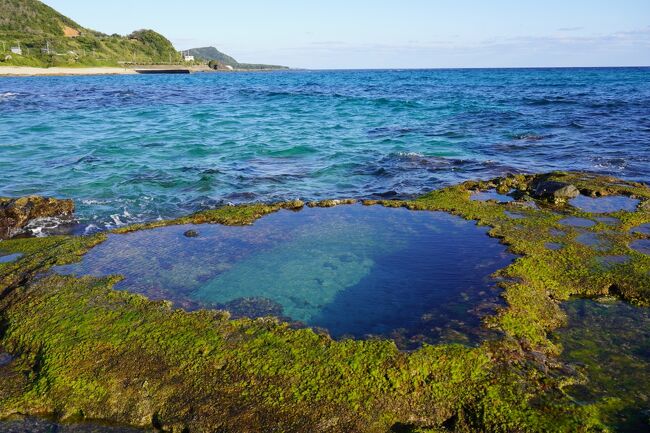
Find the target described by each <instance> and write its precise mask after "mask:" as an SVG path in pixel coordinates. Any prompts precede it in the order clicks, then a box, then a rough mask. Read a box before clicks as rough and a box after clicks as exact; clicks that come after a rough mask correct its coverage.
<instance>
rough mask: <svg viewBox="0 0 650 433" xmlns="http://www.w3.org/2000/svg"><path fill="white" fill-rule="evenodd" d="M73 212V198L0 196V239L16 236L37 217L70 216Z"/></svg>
mask: <svg viewBox="0 0 650 433" xmlns="http://www.w3.org/2000/svg"><path fill="white" fill-rule="evenodd" d="M73 212H74V202H73V201H72V200H60V199H56V198H50V197H41V196H29V197H20V198H0V239H8V238H10V237H12V236H15V235H16V234H17V233H18V232H19V231H20V230H21V229H22V228H24V227H25V226H27V225H28V224H29V222H30V221H33V220H35V219H37V218H69V217H70V216H71V215H72V214H73Z"/></svg>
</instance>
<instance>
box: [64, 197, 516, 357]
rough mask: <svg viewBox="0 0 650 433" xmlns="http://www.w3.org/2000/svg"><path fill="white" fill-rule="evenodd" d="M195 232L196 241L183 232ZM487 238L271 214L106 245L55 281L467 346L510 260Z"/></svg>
mask: <svg viewBox="0 0 650 433" xmlns="http://www.w3.org/2000/svg"><path fill="white" fill-rule="evenodd" d="M189 229H194V230H195V231H197V232H198V237H187V236H185V235H184V233H185V232H186V231H187V230H189ZM487 230H488V229H487V227H477V226H476V224H475V223H474V222H473V221H466V220H463V219H461V218H460V217H457V216H452V215H449V214H446V213H442V212H416V211H409V210H406V209H403V208H401V209H392V208H385V207H382V206H372V207H365V206H361V205H354V206H338V207H334V208H326V209H323V208H305V209H303V210H301V211H300V212H292V211H287V210H284V211H280V212H277V213H274V214H271V215H268V216H265V217H263V218H262V219H260V220H258V221H256V222H255V223H254V224H253V225H252V226H244V227H238V226H234V227H233V226H222V225H218V224H205V225H194V226H188V225H185V226H183V225H181V226H170V227H163V228H158V229H153V230H144V231H137V232H133V233H129V234H125V235H109V238H108V240H107V241H106V242H104V243H102V244H100V245H98V246H97V247H95V248H93V249H92V250H90V251H89V252H88V253H87V254H86V255H85V256H84V257H83V259H82V260H81V261H80V262H78V263H75V264H71V265H66V266H60V267H58V268H56V271H57V272H59V273H65V274H75V275H86V274H90V275H94V276H106V275H112V274H120V275H123V276H124V277H125V278H124V279H123V280H122V281H121V282H119V283H118V284H117V285H116V286H115V287H116V288H118V289H124V290H129V291H131V292H136V293H141V294H144V295H146V296H147V297H149V298H152V299H168V300H171V301H173V302H175V303H176V305H177V306H180V307H184V308H188V309H193V308H199V307H212V308H218V309H225V310H229V311H231V312H232V313H233V314H234V315H236V316H266V315H275V316H280V317H283V318H287V319H288V320H293V321H299V322H301V323H303V324H305V325H309V326H315V327H320V328H325V329H327V331H328V332H329V333H330V334H331V335H332V336H333V337H342V336H353V337H359V338H360V337H365V336H367V335H381V336H390V337H392V338H394V339H395V340H396V342H397V344H398V345H400V346H401V347H404V348H411V347H417V346H418V345H419V344H420V343H422V342H428V343H438V342H441V341H455V342H461V343H473V342H477V341H479V340H480V339H481V338H484V337H486V336H487V335H486V333H487V330H486V329H485V328H482V327H481V322H480V318H481V317H482V316H484V315H487V314H491V313H493V312H494V308H495V307H496V306H497V305H500V303H501V301H499V298H498V296H499V293H500V290H499V289H498V288H497V287H496V285H495V281H494V280H493V279H492V278H491V277H490V275H491V274H492V273H493V272H495V271H496V270H497V269H500V268H503V267H505V266H507V265H508V264H509V263H510V262H511V261H512V260H513V259H514V256H513V255H512V254H510V253H508V252H506V247H505V246H504V245H502V244H500V243H499V241H498V240H497V239H494V238H490V237H489V236H487V235H486V233H487Z"/></svg>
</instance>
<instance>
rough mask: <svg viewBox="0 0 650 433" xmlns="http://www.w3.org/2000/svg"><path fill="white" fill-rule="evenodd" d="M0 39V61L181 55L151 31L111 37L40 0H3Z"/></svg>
mask: <svg viewBox="0 0 650 433" xmlns="http://www.w3.org/2000/svg"><path fill="white" fill-rule="evenodd" d="M0 42H2V45H0V65H3V64H5V65H25V66H73V65H79V66H116V65H118V64H123V63H137V64H156V63H174V62H180V61H181V60H182V59H181V56H180V54H179V53H178V52H177V51H176V49H175V48H174V46H173V45H172V43H171V42H170V41H169V40H167V38H165V37H164V36H162V35H161V34H159V33H156V32H155V31H153V30H138V31H135V32H133V33H131V34H130V35H128V36H120V35H117V34H113V35H110V36H109V35H106V34H103V33H100V32H97V31H94V30H91V29H87V28H84V27H82V26H81V25H79V24H77V23H76V22H75V21H73V20H72V19H70V18H68V17H66V16H64V15H62V14H60V13H59V12H57V11H56V10H54V9H52V8H51V7H49V6H47V5H45V4H43V3H42V2H40V1H38V0H0ZM12 47H15V48H16V49H15V50H11V48H12ZM18 47H20V49H18ZM12 51H13V52H12Z"/></svg>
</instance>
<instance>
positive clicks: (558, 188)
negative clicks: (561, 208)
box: [533, 180, 580, 201]
mask: <svg viewBox="0 0 650 433" xmlns="http://www.w3.org/2000/svg"><path fill="white" fill-rule="evenodd" d="M533 193H534V195H535V196H536V197H538V198H546V199H551V200H554V201H562V200H567V199H570V198H575V197H577V196H579V195H580V191H579V190H578V188H576V187H575V186H574V185H571V184H570V183H564V182H557V181H552V180H547V181H542V182H539V183H537V184H536V185H534V189H533Z"/></svg>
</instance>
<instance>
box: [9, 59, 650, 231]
mask: <svg viewBox="0 0 650 433" xmlns="http://www.w3.org/2000/svg"><path fill="white" fill-rule="evenodd" d="M556 169H557V170H585V171H590V172H596V173H604V174H612V175H615V176H619V177H622V178H625V179H629V180H636V181H643V182H649V181H650V68H576V69H465V70H463V69H456V70H453V69H450V70H381V71H379V70H377V71H375V70H373V71H286V72H265V73H215V74H207V73H206V74H193V75H183V76H180V75H169V76H164V75H148V76H130V75H126V76H92V77H91V76H87V77H33V78H2V79H0V196H22V195H28V194H40V195H47V196H55V197H60V198H72V199H74V200H75V202H76V205H77V217H78V219H79V222H80V224H81V226H82V227H84V231H86V232H92V231H97V230H103V229H107V228H111V227H115V226H120V225H125V224H130V223H134V222H141V221H150V220H154V219H159V218H171V217H175V216H179V215H182V214H186V213H189V212H193V211H197V210H201V209H206V208H213V207H217V206H220V205H224V204H227V203H247V202H256V201H264V202H268V201H278V200H287V199H296V198H299V199H303V200H312V199H323V198H342V197H353V198H408V197H413V196H416V195H418V194H421V193H424V192H426V191H430V190H432V189H436V188H440V187H442V186H445V185H449V184H452V183H456V182H460V181H463V180H467V179H486V178H490V177H494V176H498V175H503V174H506V173H516V172H544V171H550V170H556Z"/></svg>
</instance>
